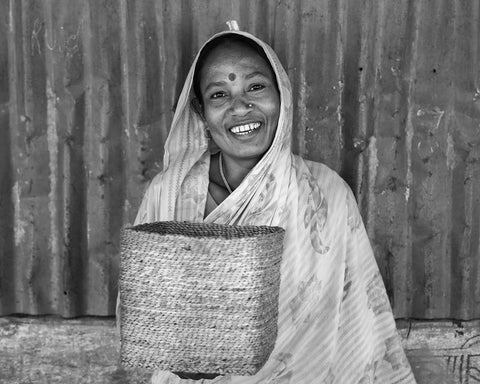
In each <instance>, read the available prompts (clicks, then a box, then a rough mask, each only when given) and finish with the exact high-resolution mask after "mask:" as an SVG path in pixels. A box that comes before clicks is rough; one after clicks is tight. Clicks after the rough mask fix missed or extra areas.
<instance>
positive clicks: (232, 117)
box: [193, 35, 280, 216]
mask: <svg viewBox="0 0 480 384" xmlns="http://www.w3.org/2000/svg"><path fill="white" fill-rule="evenodd" d="M233 36H234V37H232V36H228V35H227V36H226V37H224V38H223V39H217V40H214V41H213V42H212V43H210V44H211V46H207V47H206V48H205V50H204V51H203V53H204V54H203V55H202V56H201V57H200V58H199V64H198V65H197V69H196V74H195V77H194V80H193V81H194V84H197V87H196V88H197V90H198V92H199V94H197V95H196V97H197V99H198V101H199V105H200V114H201V116H202V117H203V118H204V120H205V124H206V129H207V130H208V131H209V133H210V135H211V137H212V139H213V141H214V142H215V144H216V145H217V146H218V147H219V149H220V151H219V152H218V153H216V154H212V157H211V163H210V174H209V176H210V184H209V188H208V190H209V195H208V196H207V204H206V209H205V216H207V215H208V214H209V213H210V212H211V211H212V210H213V209H214V207H215V206H216V205H218V204H220V203H221V202H222V201H223V200H225V198H226V197H227V196H228V195H229V194H230V193H232V191H233V190H234V189H235V188H237V187H238V186H239V185H240V183H241V182H242V180H243V179H244V178H245V176H246V175H247V174H248V173H249V172H250V171H251V170H252V168H253V167H254V166H255V165H256V164H257V162H258V161H259V160H260V159H261V157H262V156H263V155H264V154H265V152H267V150H268V149H269V148H270V145H271V144H272V141H273V138H274V136H275V132H276V130H277V123H278V116H279V113H280V95H279V92H278V87H277V82H276V80H275V75H274V73H273V69H272V67H271V66H270V64H269V63H268V61H267V59H266V57H265V54H264V53H263V55H262V54H261V53H259V50H258V48H257V49H254V48H253V47H252V44H251V43H247V42H246V41H248V40H247V39H244V38H242V37H238V36H236V35H233ZM210 199H211V200H213V202H212V201H211V200H210Z"/></svg>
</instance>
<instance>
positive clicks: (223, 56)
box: [201, 42, 273, 78]
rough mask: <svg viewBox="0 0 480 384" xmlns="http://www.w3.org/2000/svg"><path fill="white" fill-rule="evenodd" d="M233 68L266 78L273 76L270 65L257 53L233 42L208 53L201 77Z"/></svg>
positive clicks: (246, 46)
mask: <svg viewBox="0 0 480 384" xmlns="http://www.w3.org/2000/svg"><path fill="white" fill-rule="evenodd" d="M233 67H236V68H244V69H247V70H251V71H260V72H265V75H267V76H268V75H273V71H272V69H271V66H270V64H269V63H267V62H266V61H265V59H264V58H263V57H262V56H260V54H258V52H256V51H255V50H254V49H252V48H251V47H249V46H248V45H246V44H242V43H238V42H234V43H230V44H228V45H226V44H225V45H221V46H218V47H216V48H215V49H214V50H212V52H210V54H209V55H208V57H207V58H206V60H205V64H204V65H203V68H202V71H201V72H202V73H201V77H202V78H203V77H204V76H205V75H207V74H210V73H211V72H212V71H218V70H222V69H224V70H227V71H228V70H229V69H228V68H233ZM235 75H237V74H235Z"/></svg>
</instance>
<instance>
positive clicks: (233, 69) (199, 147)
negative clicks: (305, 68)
mask: <svg viewBox="0 0 480 384" xmlns="http://www.w3.org/2000/svg"><path fill="white" fill-rule="evenodd" d="M291 130H292V96H291V86H290V82H289V80H288V77H287V75H286V73H285V71H284V69H283V68H282V66H281V64H280V62H279V60H278V58H277V56H276V55H275V53H274V52H273V50H272V49H271V48H270V47H269V46H268V45H266V44H265V43H264V42H262V41H260V40H258V39H257V38H255V37H254V36H252V35H250V34H248V33H244V32H239V31H229V32H222V33H220V34H218V35H215V36H214V37H212V38H211V39H210V40H209V42H207V44H206V45H205V46H204V47H203V48H202V50H201V52H200V54H199V55H198V56H197V58H196V59H195V62H194V64H193V66H192V68H191V70H190V72H189V74H188V77H187V80H186V82H185V86H184V88H183V91H182V93H181V95H180V99H179V102H178V106H177V110H176V112H175V116H174V119H173V123H172V126H171V130H170V134H169V137H168V139H167V142H166V144H165V156H164V170H163V172H161V173H160V174H159V175H157V176H156V177H155V178H154V180H153V181H152V183H151V185H150V186H149V188H148V190H147V192H146V193H145V197H144V199H143V202H142V204H141V207H140V209H139V212H138V215H137V219H136V224H140V223H145V222H153V221H160V220H178V221H182V220H186V221H191V222H206V223H220V224H237V225H272V226H281V227H283V228H285V230H286V234H285V243H284V254H283V261H282V280H281V286H280V299H279V319H278V327H279V329H278V337H277V342H276V345H275V349H274V350H273V352H272V354H271V356H270V358H269V360H268V361H267V363H266V364H265V366H264V367H263V368H262V369H261V370H260V371H259V372H258V373H257V374H256V375H255V376H251V377H239V376H227V377H222V376H218V377H216V378H214V379H213V380H211V381H210V382H212V383H292V384H293V383H295V384H298V383H339V384H348V383H362V384H363V383H373V382H375V383H382V384H386V383H414V382H415V380H414V378H413V375H412V372H411V369H410V366H409V363H408V361H407V359H406V357H405V354H404V352H403V349H402V347H401V344H400V340H399V337H398V335H397V332H396V329H395V322H394V319H393V315H392V312H391V309H390V305H389V302H388V298H387V296H386V293H385V288H384V286H383V282H382V279H381V276H380V274H379V272H378V268H377V266H376V263H375V259H374V256H373V253H372V250H371V247H370V244H369V241H368V238H367V236H366V232H365V229H364V227H363V224H362V221H361V218H360V215H359V213H358V209H357V206H356V202H355V199H354V197H353V195H352V193H351V191H350V189H349V188H348V186H347V185H346V183H345V182H344V181H343V180H342V179H341V178H340V177H339V176H338V175H337V174H336V173H335V172H333V171H332V170H330V169H328V168H327V167H326V166H324V165H321V164H318V163H313V162H310V161H306V160H303V159H301V158H300V157H298V156H295V155H293V154H292V152H291V150H290V142H291ZM180 376H182V375H180ZM204 381H205V382H207V380H206V379H205V380H204ZM153 382H157V383H184V382H189V380H184V379H182V378H181V377H179V376H177V375H175V374H173V373H170V372H160V371H159V372H156V373H155V374H154V377H153Z"/></svg>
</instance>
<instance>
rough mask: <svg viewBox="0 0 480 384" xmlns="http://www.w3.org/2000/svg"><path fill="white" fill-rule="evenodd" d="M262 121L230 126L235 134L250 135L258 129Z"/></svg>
mask: <svg viewBox="0 0 480 384" xmlns="http://www.w3.org/2000/svg"><path fill="white" fill-rule="evenodd" d="M261 125H262V123H260V122H258V121H256V122H254V123H248V124H242V125H235V126H234V127H232V128H230V132H232V133H233V134H234V135H240V136H243V135H249V134H250V133H252V132H254V131H256V130H257V129H258V128H260V126H261Z"/></svg>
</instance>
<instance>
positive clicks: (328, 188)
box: [294, 155, 351, 195]
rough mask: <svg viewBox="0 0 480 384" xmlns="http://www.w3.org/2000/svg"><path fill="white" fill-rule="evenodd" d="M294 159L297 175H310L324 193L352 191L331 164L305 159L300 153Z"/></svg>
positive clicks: (335, 193) (311, 179) (334, 193)
mask: <svg viewBox="0 0 480 384" xmlns="http://www.w3.org/2000/svg"><path fill="white" fill-rule="evenodd" d="M294 161H295V168H296V170H297V175H298V176H297V177H300V178H301V177H308V178H309V179H310V181H311V182H312V183H315V184H317V185H318V186H319V187H320V188H321V189H322V190H323V191H324V193H326V194H333V195H338V193H339V192H344V193H350V192H351V191H350V187H349V186H348V184H347V183H346V182H345V180H344V179H343V178H342V177H341V176H340V175H339V174H338V173H337V172H336V171H335V170H333V169H331V168H330V167H329V166H327V165H325V164H323V163H319V162H316V161H311V160H307V159H304V158H302V157H300V156H298V155H294ZM307 175H308V176H307Z"/></svg>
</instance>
